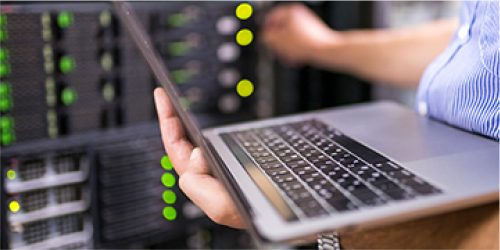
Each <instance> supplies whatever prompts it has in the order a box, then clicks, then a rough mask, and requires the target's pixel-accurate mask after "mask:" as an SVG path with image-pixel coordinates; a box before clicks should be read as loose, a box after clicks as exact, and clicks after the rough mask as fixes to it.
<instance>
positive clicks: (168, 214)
mask: <svg viewBox="0 0 500 250" xmlns="http://www.w3.org/2000/svg"><path fill="white" fill-rule="evenodd" d="M163 217H165V219H167V220H169V221H173V220H175V218H177V211H175V208H173V207H164V208H163Z"/></svg>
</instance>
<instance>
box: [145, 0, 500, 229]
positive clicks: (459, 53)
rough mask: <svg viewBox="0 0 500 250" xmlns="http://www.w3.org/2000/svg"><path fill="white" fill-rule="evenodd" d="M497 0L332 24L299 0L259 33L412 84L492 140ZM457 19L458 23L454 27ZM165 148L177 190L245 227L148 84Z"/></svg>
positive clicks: (435, 110) (429, 102)
mask: <svg viewBox="0 0 500 250" xmlns="http://www.w3.org/2000/svg"><path fill="white" fill-rule="evenodd" d="M499 9H500V2H499V1H465V2H464V3H463V5H462V7H461V14H460V26H458V22H457V21H456V20H442V21H434V22H431V23H428V24H423V25H421V26H418V27H412V28H406V29H398V30H392V29H379V30H353V31H343V32H340V31H335V30H332V29H330V28H329V27H328V26H327V25H326V24H325V23H323V22H322V21H321V20H320V19H319V18H318V17H317V16H316V15H315V14H314V13H313V12H312V11H310V10H309V9H308V8H307V7H305V6H304V5H302V4H299V3H292V4H283V5H278V6H277V7H275V8H274V9H272V10H271V11H270V12H269V13H268V15H267V16H266V20H265V22H264V27H263V31H262V34H261V37H262V41H263V43H264V44H265V45H267V46H268V47H269V48H270V49H271V50H272V51H274V52H275V53H276V55H277V56H278V57H279V58H281V59H282V60H283V61H285V62H287V63H289V64H294V65H299V64H309V65H314V66H317V67H321V68H325V69H331V70H336V71H341V72H346V73H350V74H352V75H356V76H358V77H361V78H364V79H368V80H371V81H374V82H380V83H385V84H389V85H392V86H398V87H409V88H411V87H417V86H418V93H417V111H418V112H419V113H420V114H422V115H425V116H429V117H431V118H433V119H437V120H440V121H442V122H445V123H448V124H450V125H452V126H455V127H459V128H462V129H465V130H468V131H471V132H473V133H478V134H481V135H484V136H487V137H490V138H493V139H496V140H498V136H499V127H498V124H499V123H500V122H499V120H500V117H499V116H500V114H499V93H500V77H499V72H500V43H499V13H500V11H499ZM457 26H458V27H457ZM154 96H155V102H156V107H157V112H158V117H159V122H160V127H161V132H162V139H163V142H164V146H165V149H166V151H167V153H168V155H169V156H170V158H171V160H172V162H173V165H174V167H175V170H176V171H177V173H178V175H179V186H180V188H181V189H182V191H183V192H184V193H185V194H186V195H187V196H188V197H189V198H190V199H191V200H192V201H193V202H194V203H195V204H196V205H197V206H199V207H200V208H201V209H202V210H203V211H204V212H205V213H206V215H207V216H208V217H210V218H211V219H212V220H213V221H215V222H216V223H219V224H223V225H227V226H230V227H235V228H245V227H246V225H245V224H244V221H243V220H242V219H241V217H240V215H239V213H238V211H237V209H236V207H235V205H234V203H233V201H232V200H231V198H230V196H229V195H228V193H227V191H226V190H225V189H224V186H223V185H222V184H221V183H220V182H219V181H218V180H217V179H216V178H214V177H213V176H212V175H211V174H210V170H209V167H208V166H207V162H206V161H205V159H204V157H203V155H202V154H201V152H200V150H199V149H198V148H196V147H193V145H192V144H191V143H190V142H189V141H188V140H187V139H186V137H185V134H184V130H183V128H182V126H181V123H180V121H179V119H178V118H177V117H176V114H175V112H174V110H173V109H172V106H171V104H170V102H169V100H168V98H167V96H166V94H165V92H164V90H163V89H161V88H159V89H156V90H155V92H154Z"/></svg>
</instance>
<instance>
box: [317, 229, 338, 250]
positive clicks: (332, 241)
mask: <svg viewBox="0 0 500 250" xmlns="http://www.w3.org/2000/svg"><path fill="white" fill-rule="evenodd" d="M317 241H318V250H340V249H341V247H340V240H339V234H338V233H337V232H332V233H328V234H318V240H317Z"/></svg>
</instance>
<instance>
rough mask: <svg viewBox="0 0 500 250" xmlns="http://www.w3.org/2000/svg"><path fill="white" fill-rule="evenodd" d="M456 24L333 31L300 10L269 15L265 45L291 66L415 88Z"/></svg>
mask: <svg viewBox="0 0 500 250" xmlns="http://www.w3.org/2000/svg"><path fill="white" fill-rule="evenodd" d="M456 26H457V22H456V20H443V21H436V22H432V23H428V24H425V25H422V26H418V27H412V28H407V29H401V30H391V29H380V30H357V31H344V32H340V31H334V30H332V29H330V28H329V27H328V26H326V25H325V24H324V23H323V22H322V21H321V20H320V19H319V18H318V17H317V16H316V15H314V13H312V12H311V11H310V10H309V9H307V8H306V7H305V6H303V5H300V4H291V5H287V6H281V7H278V8H275V9H274V10H273V11H271V13H269V15H268V18H267V20H266V23H265V28H264V31H263V34H262V38H263V42H264V43H265V44H266V45H268V47H270V48H271V49H272V50H274V51H275V52H276V54H277V55H278V56H279V57H281V58H283V59H284V60H285V61H286V62H289V63H292V64H297V63H306V64H311V65H315V66H318V67H321V68H325V69H330V70H337V71H341V72H346V73H350V74H353V75H356V76H358V77H361V78H365V79H368V80H373V81H377V82H384V83H388V84H391V85H393V86H400V87H416V86H417V85H418V82H419V80H420V77H421V75H422V73H423V71H424V69H425V68H426V66H427V65H428V64H429V63H430V62H431V61H432V60H433V59H434V58H435V57H436V56H437V55H438V54H439V53H440V52H441V51H442V50H443V49H444V48H445V47H446V45H447V44H448V42H449V41H450V39H451V36H452V34H453V32H454V29H455V28H456Z"/></svg>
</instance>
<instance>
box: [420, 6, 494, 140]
mask: <svg viewBox="0 0 500 250" xmlns="http://www.w3.org/2000/svg"><path fill="white" fill-rule="evenodd" d="M499 16H500V1H465V2H463V4H462V8H461V13H460V26H459V28H458V30H457V32H456V33H455V35H454V37H453V40H452V41H451V43H450V45H449V47H448V48H447V49H446V50H445V51H443V53H441V55H439V56H438V57H437V58H436V60H435V61H434V62H433V63H431V64H430V65H429V66H428V68H427V69H426V71H425V72H424V74H423V76H422V79H421V81H420V86H419V89H418V93H417V110H418V111H419V113H421V114H423V115H428V116H430V117H432V118H435V119H437V120H441V121H443V122H446V123H448V124H450V125H453V126H456V127H460V128H463V129H466V130H468V131H472V132H475V133H479V134H483V135H485V136H488V137H492V138H495V139H497V140H498V139H499V123H500V42H499V30H500V25H499V22H500V21H499Z"/></svg>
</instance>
